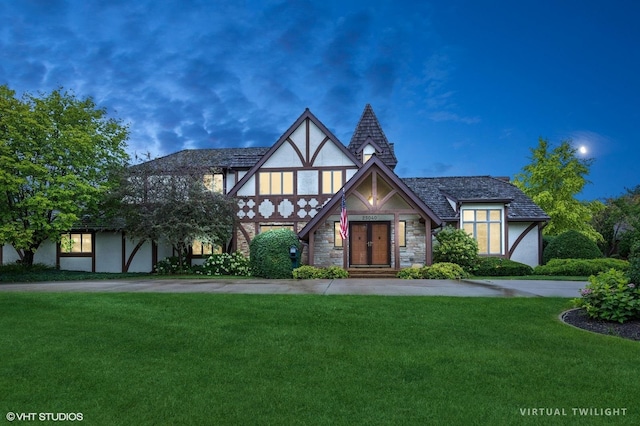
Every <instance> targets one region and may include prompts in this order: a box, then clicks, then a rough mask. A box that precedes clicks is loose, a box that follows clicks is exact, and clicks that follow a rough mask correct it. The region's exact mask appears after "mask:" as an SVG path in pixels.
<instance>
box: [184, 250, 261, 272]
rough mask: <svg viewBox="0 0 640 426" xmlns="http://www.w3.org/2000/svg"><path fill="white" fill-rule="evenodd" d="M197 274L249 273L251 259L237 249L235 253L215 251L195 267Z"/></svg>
mask: <svg viewBox="0 0 640 426" xmlns="http://www.w3.org/2000/svg"><path fill="white" fill-rule="evenodd" d="M195 273H196V274H201V275H238V276H247V275H249V259H248V258H247V257H246V256H245V255H244V254H242V252H240V251H237V252H235V253H233V254H229V253H215V254H212V255H211V256H209V257H208V258H207V260H205V261H204V263H203V264H202V265H201V266H200V267H198V268H197V269H195Z"/></svg>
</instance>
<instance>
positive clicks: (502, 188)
mask: <svg viewBox="0 0 640 426" xmlns="http://www.w3.org/2000/svg"><path fill="white" fill-rule="evenodd" d="M402 180H403V181H404V183H405V184H406V185H407V186H408V187H409V188H411V190H412V191H413V192H414V193H415V194H416V195H417V196H418V197H420V199H421V200H422V201H424V203H425V204H426V205H428V206H429V207H430V208H431V209H432V210H433V211H434V212H435V213H436V214H437V215H438V216H439V217H440V218H442V219H443V220H446V221H452V220H457V219H458V214H457V213H456V211H455V210H454V207H453V206H452V205H451V203H450V202H449V200H448V198H449V199H451V200H452V201H454V202H456V201H460V202H491V201H494V202H505V203H509V210H508V218H509V219H511V220H533V221H545V220H549V216H548V215H547V214H546V213H545V212H544V211H543V210H542V209H541V208H540V207H538V205H537V204H535V203H534V202H533V201H532V200H531V199H530V198H529V197H527V196H526V195H525V194H524V192H522V191H521V190H520V189H519V188H518V187H516V186H515V185H513V184H512V183H509V182H507V181H506V180H504V179H498V178H494V177H491V176H458V177H436V178H420V177H419V178H404V179H402Z"/></svg>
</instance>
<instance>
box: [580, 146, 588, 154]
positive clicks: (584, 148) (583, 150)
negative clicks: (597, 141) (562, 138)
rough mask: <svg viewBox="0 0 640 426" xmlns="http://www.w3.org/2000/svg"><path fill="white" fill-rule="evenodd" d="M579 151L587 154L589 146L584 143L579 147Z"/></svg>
mask: <svg viewBox="0 0 640 426" xmlns="http://www.w3.org/2000/svg"><path fill="white" fill-rule="evenodd" d="M578 151H580V154H586V153H587V147H586V146H584V145H580V148H578Z"/></svg>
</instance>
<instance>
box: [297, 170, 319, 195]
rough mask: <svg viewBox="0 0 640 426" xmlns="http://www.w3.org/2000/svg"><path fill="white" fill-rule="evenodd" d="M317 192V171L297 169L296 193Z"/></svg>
mask: <svg viewBox="0 0 640 426" xmlns="http://www.w3.org/2000/svg"><path fill="white" fill-rule="evenodd" d="M317 193H318V171H317V170H298V195H316V194H317Z"/></svg>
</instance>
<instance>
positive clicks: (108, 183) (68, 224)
mask: <svg viewBox="0 0 640 426" xmlns="http://www.w3.org/2000/svg"><path fill="white" fill-rule="evenodd" d="M127 138H128V128H127V126H126V125H123V124H122V123H121V122H120V121H118V120H116V119H113V118H108V117H107V112H106V110H105V109H104V108H98V107H97V106H96V104H95V103H94V101H93V100H92V99H91V98H85V99H79V98H77V97H76V96H75V95H74V94H73V93H69V92H66V91H62V89H58V90H54V91H52V92H51V93H49V94H41V95H40V96H39V97H38V96H34V95H31V94H29V93H26V94H24V96H23V97H22V98H17V97H16V96H15V92H14V91H12V90H10V89H9V88H8V87H7V86H6V85H3V86H0V244H11V245H12V246H13V247H14V248H15V249H16V250H17V252H18V254H19V256H20V258H21V260H22V262H23V263H24V264H25V265H32V264H33V257H34V255H35V253H36V251H37V250H38V248H39V247H40V245H41V244H42V243H43V242H44V241H45V240H52V241H58V240H59V239H60V237H61V235H62V234H63V233H65V232H68V231H69V230H70V229H71V228H72V227H73V226H74V225H75V224H77V223H79V222H81V220H82V219H83V218H85V219H86V218H89V217H91V218H95V216H96V215H97V214H98V211H99V204H100V201H101V199H102V196H103V194H104V193H105V192H106V191H108V190H109V189H110V188H111V187H112V186H113V185H114V184H117V182H118V180H117V178H116V177H117V175H118V173H119V170H121V169H122V168H124V167H125V166H126V164H127V161H128V155H127V153H126V151H125V148H126V140H127Z"/></svg>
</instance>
